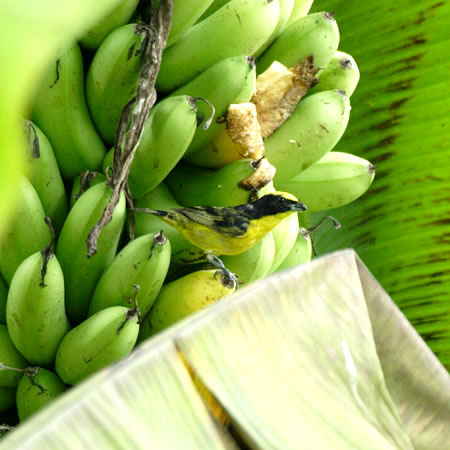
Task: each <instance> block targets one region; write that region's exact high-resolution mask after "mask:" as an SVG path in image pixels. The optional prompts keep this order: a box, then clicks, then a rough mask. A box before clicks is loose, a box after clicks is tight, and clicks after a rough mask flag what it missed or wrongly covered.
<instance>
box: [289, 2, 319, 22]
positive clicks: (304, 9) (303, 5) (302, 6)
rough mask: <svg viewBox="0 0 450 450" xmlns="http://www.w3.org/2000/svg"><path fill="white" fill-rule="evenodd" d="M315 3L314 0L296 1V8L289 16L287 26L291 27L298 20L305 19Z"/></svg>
mask: <svg viewBox="0 0 450 450" xmlns="http://www.w3.org/2000/svg"><path fill="white" fill-rule="evenodd" d="M313 2H314V0H294V7H293V8H292V11H291V15H290V16H289V20H288V21H287V24H286V26H289V25H290V24H291V23H293V22H296V21H297V20H298V19H301V18H302V17H305V16H306V15H307V14H308V12H309V10H310V9H311V6H312V4H313Z"/></svg>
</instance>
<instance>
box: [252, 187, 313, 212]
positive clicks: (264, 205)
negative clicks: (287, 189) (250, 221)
mask: <svg viewBox="0 0 450 450" xmlns="http://www.w3.org/2000/svg"><path fill="white" fill-rule="evenodd" d="M243 206H247V208H245V209H248V212H249V213H250V214H251V215H252V218H254V219H260V218H261V217H265V216H272V215H275V214H279V213H284V212H288V211H297V212H302V211H306V206H305V205H304V204H303V203H302V202H299V201H297V200H295V197H294V196H292V195H291V194H287V193H284V192H273V193H271V194H267V195H264V196H263V197H261V198H259V199H257V200H255V201H254V202H251V203H247V205H243Z"/></svg>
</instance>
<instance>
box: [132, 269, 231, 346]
mask: <svg viewBox="0 0 450 450" xmlns="http://www.w3.org/2000/svg"><path fill="white" fill-rule="evenodd" d="M215 273H216V270H201V271H197V272H193V273H190V274H189V275H186V276H185V277H183V278H179V279H178V280H175V281H172V282H171V283H168V284H166V285H165V286H163V288H162V289H161V291H160V293H159V295H158V297H157V299H156V301H155V303H154V305H153V307H152V309H151V310H150V312H149V313H148V314H147V315H146V316H145V318H144V319H143V321H142V324H141V331H140V333H139V338H138V342H141V341H143V340H144V339H146V338H148V337H150V336H153V335H154V334H156V333H158V332H160V331H162V330H164V329H165V328H167V327H169V326H170V325H173V324H174V323H176V322H178V321H179V320H181V319H184V318H185V317H187V316H189V315H190V314H192V313H194V312H196V311H198V310H200V309H202V308H205V307H207V306H209V305H211V304H213V303H215V302H216V301H218V300H220V299H221V298H223V297H226V296H228V295H231V294H232V293H233V292H234V291H235V288H232V289H230V288H228V287H225V286H224V285H223V284H222V281H221V279H220V278H221V277H220V276H217V277H216V276H215Z"/></svg>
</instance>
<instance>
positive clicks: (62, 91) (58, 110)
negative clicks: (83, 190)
mask: <svg viewBox="0 0 450 450" xmlns="http://www.w3.org/2000/svg"><path fill="white" fill-rule="evenodd" d="M38 92H39V94H38V96H37V99H36V103H35V105H34V107H33V111H32V120H33V122H35V123H36V124H37V125H38V127H39V128H41V129H42V131H43V132H44V133H45V135H46V136H47V137H48V139H49V140H50V142H51V143H52V146H53V150H54V152H55V157H56V161H58V166H59V169H60V171H61V174H62V176H63V177H64V178H73V177H75V176H77V175H78V174H79V173H80V172H82V171H83V170H86V169H90V170H99V169H100V167H101V164H102V161H103V158H104V156H105V153H106V148H105V145H104V144H103V142H102V140H101V139H100V137H99V135H98V134H97V131H96V129H95V127H94V124H93V122H92V120H91V117H90V115H89V111H88V108H87V105H86V99H85V95H84V72H83V58H82V56H81V50H80V47H79V46H78V44H76V43H72V44H71V45H69V46H67V47H64V48H62V49H60V51H59V52H58V55H57V56H56V57H55V59H54V60H53V61H52V63H51V64H50V65H49V66H48V68H47V71H46V73H45V76H44V77H43V82H42V85H41V87H40V89H39V90H38Z"/></svg>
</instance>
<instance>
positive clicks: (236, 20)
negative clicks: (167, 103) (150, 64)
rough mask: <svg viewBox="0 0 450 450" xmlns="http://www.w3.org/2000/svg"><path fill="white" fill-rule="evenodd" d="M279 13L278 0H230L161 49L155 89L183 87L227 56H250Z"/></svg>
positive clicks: (270, 30)
mask: <svg viewBox="0 0 450 450" xmlns="http://www.w3.org/2000/svg"><path fill="white" fill-rule="evenodd" d="M279 13H280V8H279V2H278V0H231V1H230V2H228V3H227V4H226V5H225V6H223V7H222V8H220V9H218V10H217V11H216V12H215V13H213V14H212V15H210V16H209V17H207V18H206V19H205V20H202V21H201V22H198V23H197V24H195V25H194V26H193V27H192V28H190V29H189V30H188V31H187V32H186V33H185V34H184V35H183V36H182V37H181V38H180V39H179V40H178V41H177V42H175V44H173V45H172V46H170V47H169V48H167V49H166V50H165V51H164V53H163V58H162V62H161V67H160V71H159V75H158V78H157V80H156V87H157V89H158V92H170V91H172V90H174V89H176V88H177V87H179V86H182V85H183V84H185V83H186V82H187V81H189V80H192V79H193V78H195V77H196V76H197V75H198V74H200V73H201V72H203V71H204V70H205V69H207V68H208V67H210V66H211V65H212V64H214V63H216V62H218V61H220V60H221V59H223V58H226V57H228V56H236V55H250V56H251V55H253V54H254V53H255V52H257V51H258V49H259V48H260V47H261V46H262V45H263V44H264V43H265V42H266V41H267V39H268V38H269V36H270V35H271V34H272V31H273V30H274V28H275V26H276V24H277V22H278V17H279ZM180 68H182V70H180ZM189 95H192V94H189Z"/></svg>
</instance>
